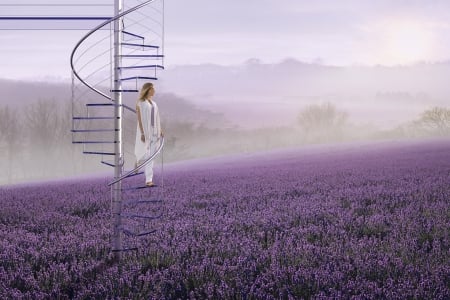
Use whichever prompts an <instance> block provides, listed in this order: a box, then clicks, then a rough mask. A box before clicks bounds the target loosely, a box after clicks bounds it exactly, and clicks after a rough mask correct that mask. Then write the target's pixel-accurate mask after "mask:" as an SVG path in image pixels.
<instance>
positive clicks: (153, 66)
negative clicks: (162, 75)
mask: <svg viewBox="0 0 450 300" xmlns="http://www.w3.org/2000/svg"><path fill="white" fill-rule="evenodd" d="M147 68H160V69H164V66H162V65H142V66H127V67H118V69H147Z"/></svg>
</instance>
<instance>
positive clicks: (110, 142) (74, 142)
mask: <svg viewBox="0 0 450 300" xmlns="http://www.w3.org/2000/svg"><path fill="white" fill-rule="evenodd" d="M72 144H117V141H72Z"/></svg>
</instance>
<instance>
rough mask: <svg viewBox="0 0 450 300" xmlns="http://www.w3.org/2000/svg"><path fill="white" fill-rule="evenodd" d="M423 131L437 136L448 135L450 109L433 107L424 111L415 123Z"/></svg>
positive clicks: (449, 129)
mask: <svg viewBox="0 0 450 300" xmlns="http://www.w3.org/2000/svg"><path fill="white" fill-rule="evenodd" d="M416 124H418V125H419V126H420V127H422V128H423V129H424V130H425V131H427V132H428V133H431V134H437V135H449V134H450V109H448V108H444V107H433V108H431V109H428V110H426V111H424V112H423V113H422V114H421V116H420V118H419V120H418V121H417V122H416Z"/></svg>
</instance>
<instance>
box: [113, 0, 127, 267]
mask: <svg viewBox="0 0 450 300" xmlns="http://www.w3.org/2000/svg"><path fill="white" fill-rule="evenodd" d="M122 9H123V0H114V14H115V15H116V16H117V15H119V14H120V13H121V12H122ZM122 24H123V23H122V18H119V19H117V20H115V21H114V64H113V68H114V78H113V83H114V88H113V90H114V129H115V134H114V135H115V136H114V140H115V144H114V153H115V156H114V166H115V167H114V178H119V177H121V176H122V172H123V163H124V159H123V143H122V136H123V131H122V112H123V109H122V92H121V90H122V83H121V80H120V78H121V71H120V70H121V69H120V67H121V56H120V55H121V54H122V50H121V43H122V30H123V28H122V26H123V25H122ZM112 189H113V190H112V203H111V204H112V214H113V215H112V219H113V226H112V227H113V228H112V231H113V237H112V251H113V252H114V253H115V258H116V259H120V256H121V251H122V250H123V244H122V217H121V214H122V182H121V181H118V182H117V183H115V184H114V185H113V187H112Z"/></svg>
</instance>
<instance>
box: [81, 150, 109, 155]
mask: <svg viewBox="0 0 450 300" xmlns="http://www.w3.org/2000/svg"><path fill="white" fill-rule="evenodd" d="M83 154H94V155H116V154H115V153H114V152H98V151H83Z"/></svg>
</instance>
